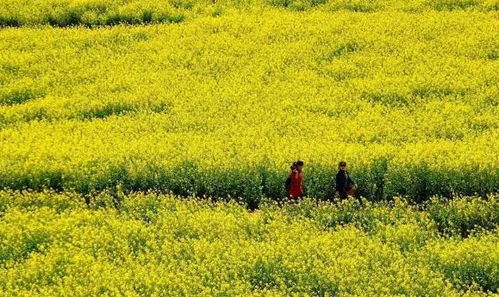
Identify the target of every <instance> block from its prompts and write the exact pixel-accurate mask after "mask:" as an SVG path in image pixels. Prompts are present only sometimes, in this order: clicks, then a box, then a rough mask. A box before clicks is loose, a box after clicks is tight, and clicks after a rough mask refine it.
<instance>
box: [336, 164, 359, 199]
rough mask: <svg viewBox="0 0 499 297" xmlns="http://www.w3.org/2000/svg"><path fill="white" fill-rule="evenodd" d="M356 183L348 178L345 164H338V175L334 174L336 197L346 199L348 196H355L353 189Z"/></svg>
mask: <svg viewBox="0 0 499 297" xmlns="http://www.w3.org/2000/svg"><path fill="white" fill-rule="evenodd" d="M356 188H357V183H356V182H355V181H354V180H353V179H352V178H351V177H350V174H348V171H347V162H345V161H341V162H340V163H338V173H336V195H338V196H340V198H341V199H346V198H348V195H352V196H356V195H355V189H356Z"/></svg>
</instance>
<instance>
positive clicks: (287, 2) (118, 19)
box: [0, 0, 499, 27]
mask: <svg viewBox="0 0 499 297" xmlns="http://www.w3.org/2000/svg"><path fill="white" fill-rule="evenodd" d="M269 7H279V8H285V9H290V10H294V11H303V10H308V9H311V8H316V9H320V10H323V11H338V10H347V11H354V12H375V11H385V10H398V11H407V12H421V11H426V10H437V11H442V10H445V11H449V10H477V11H495V10H497V9H498V8H499V2H498V1H497V0H411V1H407V0H398V1H393V0H369V1H364V0H244V1H241V0H237V1H235V0H223V1H216V0H211V1H210V0H160V1H152V0H120V1H116V0H35V1H33V0H2V1H1V2H0V26H25V25H36V24H48V25H53V26H61V27H65V26H73V25H84V26H90V27H92V26H100V25H116V24H120V23H121V24H149V23H172V22H173V23H177V22H182V21H184V20H186V19H192V18H194V17H198V16H219V15H221V14H224V13H227V12H230V11H231V10H233V9H243V10H248V9H262V8H269Z"/></svg>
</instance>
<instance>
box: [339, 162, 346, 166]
mask: <svg viewBox="0 0 499 297" xmlns="http://www.w3.org/2000/svg"><path fill="white" fill-rule="evenodd" d="M338 166H347V162H345V161H340V163H338Z"/></svg>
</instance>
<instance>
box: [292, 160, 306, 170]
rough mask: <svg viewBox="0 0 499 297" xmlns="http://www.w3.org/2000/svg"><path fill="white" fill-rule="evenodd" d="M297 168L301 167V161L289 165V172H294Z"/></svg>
mask: <svg viewBox="0 0 499 297" xmlns="http://www.w3.org/2000/svg"><path fill="white" fill-rule="evenodd" d="M298 166H303V161H301V160H298V161H296V162H293V164H291V170H295V169H296V167H298Z"/></svg>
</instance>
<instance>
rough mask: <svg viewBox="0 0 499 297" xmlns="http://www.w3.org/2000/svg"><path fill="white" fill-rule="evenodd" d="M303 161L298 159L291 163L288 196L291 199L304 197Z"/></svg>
mask: <svg viewBox="0 0 499 297" xmlns="http://www.w3.org/2000/svg"><path fill="white" fill-rule="evenodd" d="M303 165H304V164H303V161H300V160H298V161H296V162H294V163H293V165H291V173H290V185H289V188H288V197H289V199H291V200H294V201H296V200H298V199H301V198H303V186H302V181H303Z"/></svg>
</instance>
